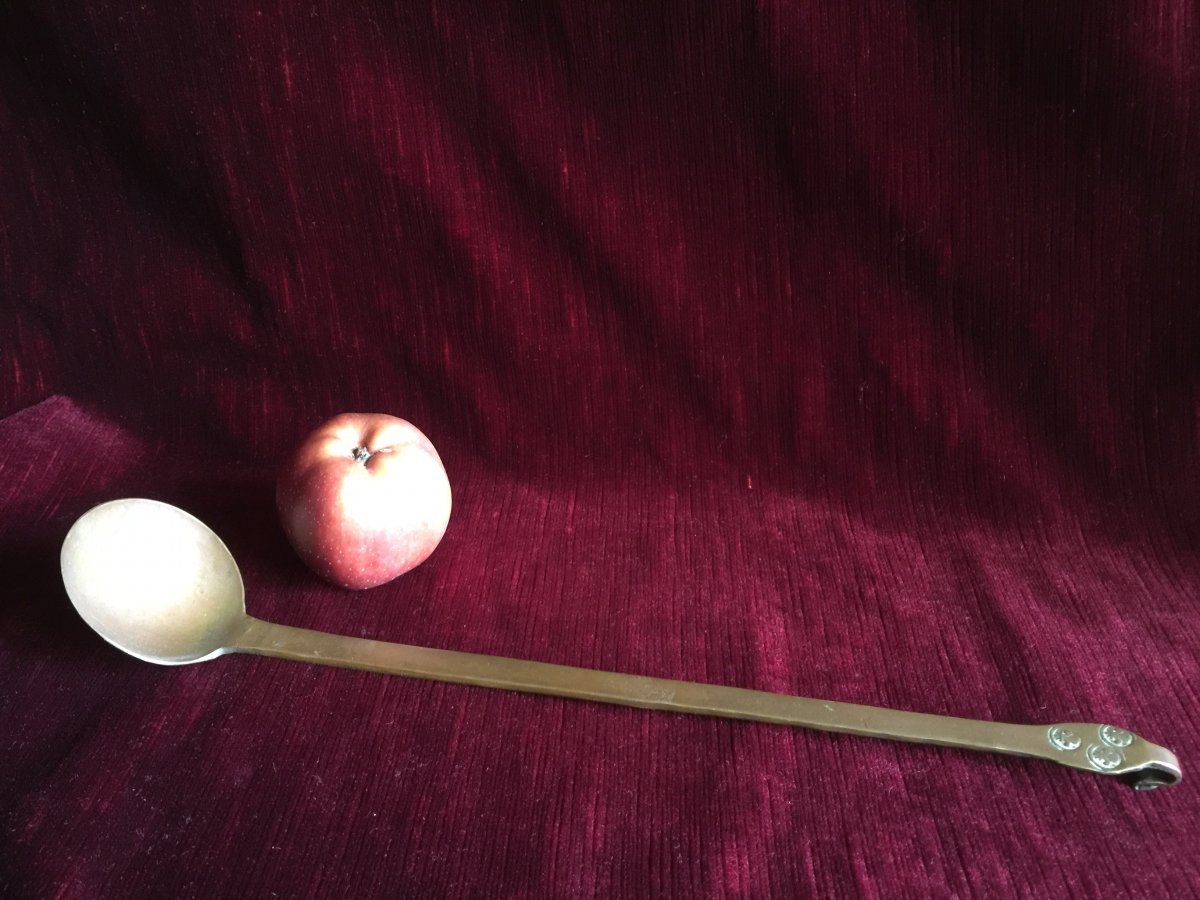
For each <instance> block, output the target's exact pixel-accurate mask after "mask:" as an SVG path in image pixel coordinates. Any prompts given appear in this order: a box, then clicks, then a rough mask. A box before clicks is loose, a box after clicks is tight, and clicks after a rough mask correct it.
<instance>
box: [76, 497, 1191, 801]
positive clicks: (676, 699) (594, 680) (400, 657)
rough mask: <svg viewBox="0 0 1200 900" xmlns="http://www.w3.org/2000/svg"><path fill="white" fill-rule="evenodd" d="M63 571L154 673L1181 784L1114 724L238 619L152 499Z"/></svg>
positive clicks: (171, 510)
mask: <svg viewBox="0 0 1200 900" xmlns="http://www.w3.org/2000/svg"><path fill="white" fill-rule="evenodd" d="M62 574H63V582H64V584H65V585H66V589H67V594H68V595H69V596H70V598H71V602H72V603H74V604H75V608H76V609H77V610H78V611H79V614H80V615H81V616H82V617H83V619H84V621H86V622H87V623H88V624H89V625H90V626H91V627H92V628H94V629H95V630H96V631H97V632H99V634H100V636H101V637H103V638H104V639H105V640H106V641H108V642H109V643H110V644H113V645H114V646H116V647H118V648H119V649H121V650H124V651H125V652H126V653H129V654H132V655H133V656H136V657H138V658H139V659H143V660H146V661H147V662H152V663H160V664H162V665H182V664H185V663H195V662H203V661H204V660H209V659H213V658H214V657H217V656H220V655H222V654H224V653H258V654H261V655H263V656H277V657H282V658H284V659H294V660H300V661H303V662H311V663H320V664H322V665H327V666H344V667H346V668H351V669H367V670H370V671H374V672H387V673H390V674H394V675H407V676H409V677H411V678H427V679H432V680H435V681H450V682H455V683H458V684H469V685H476V686H479V687H490V688H502V689H505V690H511V691H525V692H527V693H533V694H550V695H553V696H556V697H571V698H574V699H577V700H594V701H597V702H600V703H616V704H620V705H623V706H637V707H642V708H645V709H665V710H671V711H673V712H682V713H693V714H695V715H706V716H723V717H726V718H731V719H748V720H752V721H757V722H774V723H777V724H781V725H796V726H801V727H805V728H816V729H820V730H822V731H835V732H841V733H844V734H857V735H863V736H867V737H877V738H886V739H890V740H896V741H912V742H915V743H923V744H940V745H943V746H947V747H962V748H964V749H968V750H983V751H991V752H994V753H1007V754H1014V755H1017V756H1033V757H1038V758H1040V759H1048V760H1051V761H1052V762H1056V763H1061V764H1062V765H1064V766H1070V767H1071V768H1073V769H1082V770H1084V771H1086V772H1094V773H1098V774H1101V775H1110V776H1114V777H1116V778H1118V779H1120V780H1121V781H1122V782H1124V783H1125V784H1128V785H1130V786H1132V787H1134V788H1137V789H1138V790H1150V789H1152V788H1156V787H1160V786H1162V785H1167V784H1176V783H1177V782H1178V781H1179V780H1180V778H1181V777H1182V776H1181V773H1180V769H1179V761H1178V760H1177V759H1176V758H1175V754H1174V753H1172V752H1171V751H1170V750H1167V749H1166V748H1165V747H1159V746H1158V745H1157V744H1152V743H1150V742H1149V741H1146V740H1143V739H1142V738H1140V737H1138V736H1137V735H1134V734H1132V733H1131V732H1128V731H1125V730H1124V729H1121V728H1117V727H1115V726H1113V725H1097V724H1084V723H1075V722H1069V723H1060V724H1053V725H1008V724H1004V723H1001V722H987V721H977V720H972V719H959V718H952V717H950V716H935V715H928V714H925V713H913V712H902V711H900V710H894V709H883V708H880V707H873V706H860V705H857V704H853V703H833V702H829V701H825V700H812V699H809V698H806V697H790V696H786V695H783V694H771V693H767V692H765V691H752V690H746V689H743V688H734V687H721V686H719V685H712V684H696V683H693V682H687V681H672V680H669V679H665V678H648V677H644V676H638V675H621V674H618V673H615V672H599V671H595V670H592V669H580V668H575V667H573V666H559V665H552V664H549V663H540V662H530V661H527V660H519V659H507V658H504V657H499V656H484V655H482V654H476V653H458V652H455V651H451V650H435V649H431V648H427V647H410V646H407V645H404V644H389V643H385V642H382V641H372V640H366V639H363V638H355V637H346V636H343V635H336V634H327V633H325V632H320V631H309V630H306V629H303V628H292V627H290V626H287V625H276V624H272V623H270V622H264V621H262V620H260V619H255V618H253V617H251V616H249V615H247V614H246V604H245V589H244V587H243V585H242V577H241V573H239V572H238V567H237V564H236V563H235V562H234V560H233V556H232V555H231V554H230V553H229V550H228V549H227V548H226V547H225V545H224V544H223V543H222V542H221V539H220V538H218V537H217V536H216V534H214V533H213V532H212V531H211V530H210V529H209V528H208V527H207V526H206V525H205V524H204V523H203V522H201V521H200V520H199V519H196V518H195V517H193V516H191V515H189V514H188V513H186V512H184V511H183V510H181V509H178V508H176V507H174V506H169V505H167V504H165V503H159V502H157V501H154V500H141V499H128V500H114V501H112V502H110V503H104V504H102V505H100V506H97V507H96V508H94V509H92V510H90V511H89V512H87V513H85V514H84V515H83V516H81V517H80V519H79V520H78V521H77V522H76V523H75V524H74V526H72V528H71V530H70V532H69V533H68V534H67V537H66V540H65V541H64V542H63V548H62Z"/></svg>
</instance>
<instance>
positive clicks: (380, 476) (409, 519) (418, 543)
mask: <svg viewBox="0 0 1200 900" xmlns="http://www.w3.org/2000/svg"><path fill="white" fill-rule="evenodd" d="M275 500H276V503H277V505H278V507H279V518H280V521H281V522H282V523H283V530H284V531H285V532H286V533H287V536H288V540H289V541H291V544H292V546H293V547H294V548H295V549H296V552H297V553H298V554H300V558H301V559H303V560H304V562H305V563H307V564H308V566H309V568H311V569H312V570H313V571H315V572H316V573H317V574H318V575H320V576H322V577H323V578H326V579H328V580H329V581H332V582H333V583H334V584H338V585H341V586H343V587H348V588H356V589H357V588H369V587H375V586H376V585H379V584H383V583H384V582H385V581H391V580H392V579H393V578H395V577H396V576H397V575H402V574H404V573H405V572H407V571H408V570H409V569H412V568H414V567H415V566H418V565H420V564H421V563H422V562H424V561H425V560H426V559H427V558H428V557H429V554H431V553H432V552H433V550H434V548H435V547H436V546H437V545H438V542H439V541H440V540H441V539H442V535H444V534H445V533H446V525H447V524H449V521H450V482H449V480H448V479H447V478H446V470H445V468H443V467H442V461H441V459H440V458H439V457H438V454H437V451H436V450H435V449H434V448H433V444H431V443H430V442H429V438H427V437H425V435H423V434H422V433H421V432H420V431H419V430H418V429H417V428H416V426H414V425H412V424H411V423H409V422H406V421H405V420H404V419H398V418H396V417H395V416H388V415H383V414H381V413H346V414H344V415H340V416H337V417H336V418H333V419H330V420H329V421H328V422H326V423H325V424H324V425H322V426H321V427H320V428H318V429H317V430H316V431H314V432H313V433H312V434H310V435H309V436H308V437H307V438H306V439H305V441H304V443H302V444H301V445H300V448H299V449H298V450H297V451H296V453H295V455H293V456H292V458H291V460H290V461H289V462H288V463H287V465H286V466H285V467H284V469H283V472H282V473H281V474H280V476H279V482H278V484H277V485H276V491H275Z"/></svg>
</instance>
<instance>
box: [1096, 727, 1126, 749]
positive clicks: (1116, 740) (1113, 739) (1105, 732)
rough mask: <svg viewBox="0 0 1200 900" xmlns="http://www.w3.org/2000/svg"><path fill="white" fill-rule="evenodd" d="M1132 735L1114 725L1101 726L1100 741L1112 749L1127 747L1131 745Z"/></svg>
mask: <svg viewBox="0 0 1200 900" xmlns="http://www.w3.org/2000/svg"><path fill="white" fill-rule="evenodd" d="M1133 739H1134V735H1133V734H1131V733H1130V732H1128V731H1126V730H1125V729H1124V728H1118V727H1117V726H1116V725H1101V726H1100V740H1102V741H1104V743H1106V744H1112V745H1113V746H1114V747H1128V746H1129V745H1130V744H1132V743H1133Z"/></svg>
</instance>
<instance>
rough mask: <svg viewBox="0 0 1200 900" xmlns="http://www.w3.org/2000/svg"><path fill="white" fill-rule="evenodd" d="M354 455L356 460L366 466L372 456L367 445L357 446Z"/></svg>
mask: <svg viewBox="0 0 1200 900" xmlns="http://www.w3.org/2000/svg"><path fill="white" fill-rule="evenodd" d="M353 455H354V461H355V462H360V463H362V464H363V465H364V466H365V465H366V464H367V460H368V459H370V458H371V451H370V450H368V449H367V448H366V447H355V448H354V454H353Z"/></svg>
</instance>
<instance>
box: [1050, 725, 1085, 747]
mask: <svg viewBox="0 0 1200 900" xmlns="http://www.w3.org/2000/svg"><path fill="white" fill-rule="evenodd" d="M1049 738H1050V743H1051V744H1053V745H1054V746H1055V747H1057V748H1058V749H1059V750H1078V749H1079V745H1080V744H1082V743H1083V738H1081V737H1080V736H1079V735H1077V734H1076V733H1075V732H1073V731H1072V730H1071V729H1070V728H1063V726H1061V725H1055V726H1054V727H1053V728H1051V729H1050V734H1049Z"/></svg>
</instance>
